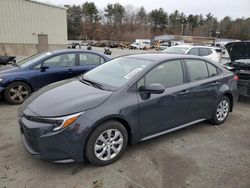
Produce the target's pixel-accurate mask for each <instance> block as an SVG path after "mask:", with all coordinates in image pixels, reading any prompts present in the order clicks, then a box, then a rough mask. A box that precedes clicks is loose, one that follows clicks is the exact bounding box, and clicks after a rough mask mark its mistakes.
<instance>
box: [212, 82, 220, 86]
mask: <svg viewBox="0 0 250 188" xmlns="http://www.w3.org/2000/svg"><path fill="white" fill-rule="evenodd" d="M218 84H219V82H213V83H212V84H211V86H216V85H218Z"/></svg>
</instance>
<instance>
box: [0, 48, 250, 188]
mask: <svg viewBox="0 0 250 188" xmlns="http://www.w3.org/2000/svg"><path fill="white" fill-rule="evenodd" d="M99 50H100V51H101V50H102V49H99ZM115 50H117V49H115ZM134 52H135V51H134ZM134 52H131V53H134ZM136 52H139V51H136ZM125 53H127V52H126V51H124V54H125ZM120 54H122V53H121V50H119V51H118V50H117V51H114V53H113V56H117V55H120ZM19 107H20V106H13V105H9V104H7V103H6V102H5V101H4V100H3V99H0V141H1V142H0V188H3V187H6V188H9V187H10V188H12V187H18V188H19V187H21V188H24V187H27V188H28V187H32V188H33V187H36V188H40V187H41V188H44V187H46V188H47V187H53V188H55V187H60V188H64V187H65V188H102V187H105V188H120V187H121V188H123V187H124V188H143V187H145V188H165V187H197V188H201V187H204V188H205V187H206V188H210V187H211V188H214V187H216V188H217V187H227V188H229V187H232V188H234V187H240V188H249V187H250V129H249V127H250V99H246V98H240V100H239V102H238V104H237V105H236V106H235V109H234V112H233V113H231V114H230V115H229V118H228V119H227V121H226V122H225V123H224V124H223V125H221V126H213V125H211V124H209V123H207V122H203V123H199V124H196V125H193V126H190V127H188V128H185V129H182V130H179V131H176V132H173V133H169V134H166V135H163V136H161V137H158V138H155V139H151V140H148V141H145V142H141V143H139V144H136V145H134V146H129V147H128V149H127V150H126V152H125V153H124V155H123V156H122V157H121V158H120V159H119V160H118V161H117V162H115V163H113V164H111V165H108V166H104V167H96V166H92V165H89V164H86V163H79V164H75V163H73V164H54V163H51V162H46V161H43V160H40V159H37V158H35V157H33V156H31V155H29V154H28V153H27V152H26V151H25V149H24V147H23V145H22V143H21V139H20V133H19V126H18V123H17V110H18V108H19Z"/></svg>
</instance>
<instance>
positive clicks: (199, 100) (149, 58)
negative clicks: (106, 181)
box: [19, 53, 238, 165]
mask: <svg viewBox="0 0 250 188" xmlns="http://www.w3.org/2000/svg"><path fill="white" fill-rule="evenodd" d="M237 97H238V96H237V81H236V80H235V78H234V74H233V73H232V72H230V71H227V70H226V69H224V68H223V67H222V66H220V65H219V64H215V63H212V62H210V61H208V60H206V59H204V58H200V57H197V56H186V55H173V54H172V55H170V54H167V55H166V54H163V53H161V54H153V53H152V54H138V55H128V56H123V57H119V58H116V59H113V60H111V61H109V62H107V63H105V64H104V65H101V66H99V67H97V68H95V69H93V70H91V71H89V72H87V73H86V74H84V75H83V76H81V77H78V78H77V79H69V80H65V81H61V82H57V83H54V84H51V85H49V86H47V87H44V88H43V89H41V90H39V91H38V92H36V93H35V94H34V95H32V96H31V97H29V98H28V99H27V100H26V101H25V102H24V104H23V105H22V107H21V109H20V112H19V123H20V129H21V135H22V141H23V144H24V146H25V148H26V149H27V150H28V151H29V152H30V153H31V154H33V155H38V156H41V157H42V158H43V159H46V160H50V161H55V162H72V161H76V162H80V161H83V160H87V161H89V162H91V163H92V164H95V165H105V164H109V163H112V162H113V161H115V160H116V159H118V158H119V156H121V154H122V153H123V151H124V150H125V149H126V146H127V144H128V143H130V144H134V143H137V142H140V141H143V140H147V139H150V138H153V137H156V136H159V135H163V134H165V133H169V132H172V131H175V130H177V129H181V128H184V127H187V126H190V125H192V124H195V123H198V122H201V121H204V120H210V122H212V123H213V124H216V125H219V124H222V123H223V122H225V120H226V119H227V117H228V114H229V112H230V111H232V110H233V105H234V103H235V102H236V100H237Z"/></svg>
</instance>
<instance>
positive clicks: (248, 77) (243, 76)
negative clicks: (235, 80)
mask: <svg viewBox="0 0 250 188" xmlns="http://www.w3.org/2000/svg"><path fill="white" fill-rule="evenodd" d="M237 75H238V76H239V79H240V80H249V81H250V74H239V73H238V74H237Z"/></svg>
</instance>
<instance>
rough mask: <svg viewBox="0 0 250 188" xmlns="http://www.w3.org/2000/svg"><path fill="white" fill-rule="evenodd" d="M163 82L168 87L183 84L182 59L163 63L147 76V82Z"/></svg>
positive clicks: (147, 83)
mask: <svg viewBox="0 0 250 188" xmlns="http://www.w3.org/2000/svg"><path fill="white" fill-rule="evenodd" d="M152 83H158V84H162V85H163V86H165V87H166V88H168V87H172V86H176V85H180V84H183V72H182V66H181V61H180V60H173V61H168V62H165V63H162V64H160V65H158V66H157V67H155V68H154V69H153V70H151V71H150V72H149V73H148V74H147V75H146V76H145V84H146V85H149V84H152Z"/></svg>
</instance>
